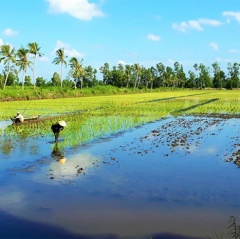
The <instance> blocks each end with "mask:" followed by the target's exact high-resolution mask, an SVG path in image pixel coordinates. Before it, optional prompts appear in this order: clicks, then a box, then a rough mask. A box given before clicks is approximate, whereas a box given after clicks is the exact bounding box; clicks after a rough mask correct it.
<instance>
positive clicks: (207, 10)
mask: <svg viewBox="0 0 240 239" xmlns="http://www.w3.org/2000/svg"><path fill="white" fill-rule="evenodd" d="M31 42H37V43H38V45H39V47H40V48H41V49H40V52H41V53H43V54H44V56H43V57H41V58H38V59H37V66H36V75H37V77H44V78H45V79H47V80H50V79H51V77H52V76H53V73H54V72H58V73H59V74H60V65H55V64H53V63H52V61H53V59H54V58H55V57H56V50H57V49H59V48H64V51H65V54H66V55H67V56H68V58H67V61H69V59H71V57H77V58H78V59H79V60H81V59H83V66H84V67H85V66H89V65H90V66H92V67H93V68H96V69H97V70H98V72H99V68H100V67H101V66H103V65H104V63H109V65H110V68H112V67H113V66H117V65H118V64H119V63H121V64H123V65H125V64H130V65H132V64H134V63H139V64H140V65H142V66H144V67H146V68H148V67H151V66H154V67H156V64H158V63H160V62H161V63H163V64H164V65H165V66H170V67H173V65H174V62H179V63H180V64H182V65H183V68H184V71H185V73H187V72H188V71H189V70H192V71H194V68H193V65H194V64H195V63H197V64H200V63H202V64H204V65H205V66H209V67H211V65H212V64H213V63H214V62H218V63H219V64H220V66H221V68H222V69H223V70H224V71H227V63H228V62H230V63H235V62H240V1H239V0H0V45H2V44H10V45H11V46H12V47H14V48H15V49H16V50H17V49H19V48H20V47H21V46H23V47H26V48H27V45H28V43H31ZM29 59H30V58H29ZM30 60H32V59H30ZM2 70H3V64H2V63H1V64H0V72H2ZM69 70H70V68H69V66H68V67H66V68H64V70H63V73H64V76H65V77H66V76H67V73H68V71H69ZM27 75H30V76H32V72H31V70H30V69H29V70H28V72H27ZM97 76H98V78H99V80H101V79H102V75H101V74H100V73H98V75H97Z"/></svg>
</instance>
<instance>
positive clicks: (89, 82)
mask: <svg viewBox="0 0 240 239" xmlns="http://www.w3.org/2000/svg"><path fill="white" fill-rule="evenodd" d="M96 73H97V70H96V69H93V68H92V67H91V66H86V67H84V76H83V84H84V85H85V86H86V87H93V86H95V85H97V83H98V81H97V78H96Z"/></svg>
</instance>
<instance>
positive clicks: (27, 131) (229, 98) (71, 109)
mask: <svg viewBox="0 0 240 239" xmlns="http://www.w3.org/2000/svg"><path fill="white" fill-rule="evenodd" d="M239 95H240V92H239V91H237V90H236V91H226V90H223V91H216V90H213V91H211V90H206V91H186V90H184V91H177V92H161V93H145V94H133V95H114V96H98V97H81V98H67V99H66V98H65V99H51V100H33V101H14V102H1V103H0V108H1V112H0V118H2V119H3V120H4V119H5V120H6V119H9V118H10V117H12V116H13V115H15V114H16V112H17V111H20V112H21V113H22V114H23V115H24V116H25V117H29V116H33V115H38V114H39V115H41V118H42V119H44V118H45V119H46V120H44V121H40V122H35V123H32V124H25V125H17V126H16V125H15V126H12V127H9V128H8V129H7V130H5V134H10V135H14V134H17V135H21V136H23V135H25V136H40V137H41V136H43V135H45V136H50V135H51V134H52V133H51V131H50V130H49V129H50V126H51V124H52V123H54V122H55V121H57V120H60V119H62V120H65V121H66V122H67V124H68V126H67V127H66V129H65V130H64V131H63V132H62V135H63V137H64V138H65V140H64V142H62V143H61V147H74V146H76V145H79V144H83V143H85V142H88V141H91V140H94V139H97V138H98V137H103V136H104V135H105V136H107V135H110V134H112V133H116V132H119V131H124V130H128V129H131V128H133V127H136V126H139V125H142V124H145V123H148V122H153V121H155V120H159V119H161V118H164V117H167V116H169V115H173V116H175V117H176V116H179V115H186V114H213V113H214V114H231V115H239V113H240V96H239ZM48 118H49V119H48Z"/></svg>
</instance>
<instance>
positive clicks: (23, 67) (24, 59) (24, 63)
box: [16, 47, 32, 90]
mask: <svg viewBox="0 0 240 239" xmlns="http://www.w3.org/2000/svg"><path fill="white" fill-rule="evenodd" d="M28 53H29V51H28V49H26V48H24V47H21V48H20V49H19V50H18V51H17V62H16V65H17V66H19V71H22V72H23V75H22V89H23V90H24V80H25V75H26V72H27V69H28V67H31V64H32V62H31V61H29V60H28Z"/></svg>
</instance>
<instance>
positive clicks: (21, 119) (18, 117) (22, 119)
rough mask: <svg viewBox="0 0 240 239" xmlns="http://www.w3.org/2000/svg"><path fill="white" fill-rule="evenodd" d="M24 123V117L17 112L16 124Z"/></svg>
mask: <svg viewBox="0 0 240 239" xmlns="http://www.w3.org/2000/svg"><path fill="white" fill-rule="evenodd" d="M23 121H24V117H23V116H22V115H21V113H20V112H17V116H16V120H15V122H16V123H22V122H23Z"/></svg>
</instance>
